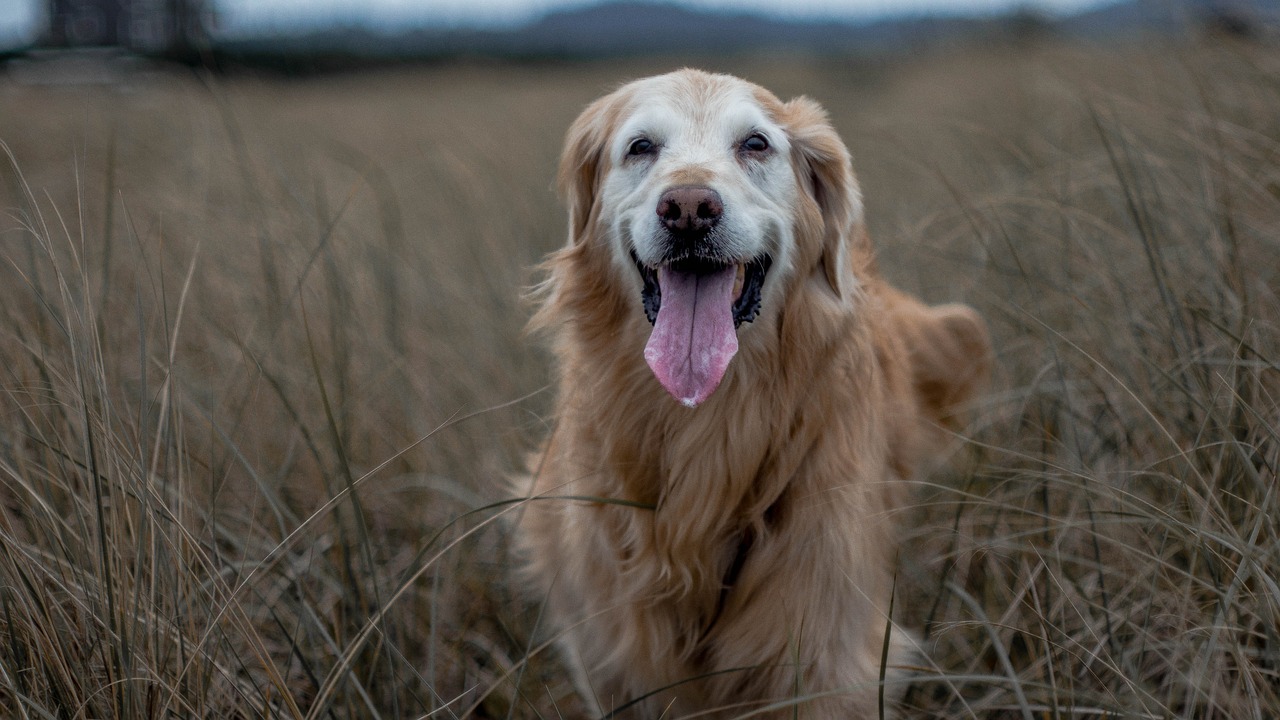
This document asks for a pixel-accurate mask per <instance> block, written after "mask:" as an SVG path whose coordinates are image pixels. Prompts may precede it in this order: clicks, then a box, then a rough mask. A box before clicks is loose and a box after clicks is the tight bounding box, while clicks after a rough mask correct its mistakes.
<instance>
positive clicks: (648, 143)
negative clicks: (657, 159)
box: [627, 138, 658, 155]
mask: <svg viewBox="0 0 1280 720" xmlns="http://www.w3.org/2000/svg"><path fill="white" fill-rule="evenodd" d="M657 149H658V146H657V145H655V144H654V143H653V141H652V140H650V139H649V138H636V139H635V140H632V141H631V145H630V146H628V147H627V154H628V155H648V154H649V153H651V152H653V151H654V150H657Z"/></svg>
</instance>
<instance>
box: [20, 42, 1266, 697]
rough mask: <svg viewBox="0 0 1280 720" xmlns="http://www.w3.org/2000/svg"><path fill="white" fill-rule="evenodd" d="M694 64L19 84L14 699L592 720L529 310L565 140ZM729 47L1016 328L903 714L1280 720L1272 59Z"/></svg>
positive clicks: (931, 284)
mask: <svg viewBox="0 0 1280 720" xmlns="http://www.w3.org/2000/svg"><path fill="white" fill-rule="evenodd" d="M677 64H678V63H673V62H670V61H659V60H644V61H639V60H637V61H628V62H621V61H619V62H612V63H597V64H554V63H547V64H532V65H514V64H496V63H483V62H474V63H457V64H441V65H437V66H428V67H422V68H414V69H403V70H391V71H383V72H380V73H377V74H359V75H356V74H353V75H334V76H328V77H314V78H309V79H302V80H295V81H285V80H280V79H272V78H256V79H255V78H251V77H244V76H239V77H202V76H192V75H182V74H172V75H150V76H139V77H136V78H131V79H129V80H127V81H126V82H125V83H124V84H119V85H112V86H97V87H77V86H66V87H36V86H24V85H21V84H18V83H16V82H13V81H12V80H6V79H3V78H2V77H0V141H2V142H3V143H4V145H3V147H0V210H2V211H3V214H2V215H0V261H2V262H0V716H3V717H6V718H7V717H14V718H53V717H58V718H64V717H65V718H144V717H145V718H152V717H207V718H257V717H282V718H300V717H306V718H355V717H368V718H414V717H428V716H429V717H433V718H436V717H440V718H445V717H489V718H533V717H540V718H559V717H564V718H574V717H579V716H580V713H581V710H580V705H579V704H578V703H577V701H576V699H575V698H574V696H573V693H572V691H571V690H570V688H569V687H568V683H567V675H566V673H565V672H564V670H563V668H562V667H561V666H560V664H559V661H558V659H557V658H556V656H555V653H554V651H553V650H552V649H551V646H550V641H551V640H552V631H551V630H550V629H548V628H545V627H541V626H540V624H539V612H538V610H539V607H538V602H537V598H529V597H526V596H524V595H523V594H522V593H521V592H520V589H519V587H518V585H517V583H516V582H515V581H514V579H513V567H512V565H513V561H512V559H511V558H510V556H509V553H508V549H507V539H508V536H507V527H506V525H505V521H506V520H507V519H509V517H510V516H511V515H512V514H513V513H514V512H517V511H518V508H517V507H516V506H515V505H513V504H512V503H510V502H507V500H508V498H509V497H510V495H509V493H508V491H507V490H506V489H505V488H504V485H503V478H504V476H505V475H506V474H507V473H508V472H510V471H511V470H512V469H513V468H515V467H516V466H518V464H519V462H520V458H521V457H522V455H523V453H524V452H526V451H527V450H528V449H530V448H531V447H532V446H533V445H534V443H536V441H537V439H538V438H539V437H540V436H542V435H543V434H544V433H545V432H546V430H547V428H548V426H549V424H550V423H551V422H552V420H551V418H549V417H547V414H546V411H547V408H548V407H549V406H550V397H549V390H548V389H547V387H546V383H547V378H548V373H547V368H546V363H547V358H546V355H545V353H544V352H543V351H542V350H541V349H540V348H539V347H538V346H537V343H536V342H533V341H530V340H528V339H526V338H523V337H522V336H521V328H522V325H523V322H524V319H525V318H526V317H527V316H528V308H526V307H524V306H523V305H522V304H521V301H520V295H521V291H522V288H524V287H525V286H527V285H528V284H530V283H531V282H532V281H533V280H534V279H535V278H534V276H533V275H532V271H531V270H530V269H529V268H530V266H531V265H532V264H534V263H535V262H536V261H537V259H538V258H539V257H540V256H542V255H543V254H544V253H546V252H547V251H549V250H551V249H552V248H553V247H555V246H557V245H558V244H559V243H560V242H561V240H562V227H563V225H564V216H563V212H562V209H561V208H560V206H559V205H558V203H557V200H556V198H555V196H554V193H553V192H552V190H551V178H552V175H553V172H554V164H555V160H556V156H557V153H558V151H559V146H560V141H561V138H562V134H563V132H564V130H565V128H566V127H567V125H568V123H569V121H570V120H571V119H572V117H573V116H574V115H575V114H576V113H577V111H578V110H579V109H580V108H581V107H582V106H583V105H584V104H585V103H586V102H587V101H589V100H590V99H592V98H593V97H595V96H597V95H599V94H600V93H602V92H603V91H605V90H607V89H609V88H610V87H612V86H613V85H614V84H616V83H617V82H620V81H622V80H624V79H627V78H630V77H634V76H638V75H642V74H647V73H650V72H654V71H658V70H663V69H668V68H671V67H673V66H675V65H677ZM700 64H703V65H707V66H710V67H711V69H720V70H728V71H732V72H735V73H738V74H741V75H744V76H746V77H748V78H751V79H753V80H756V81H758V82H760V83H762V84H764V85H766V86H768V87H770V88H772V89H774V90H775V91H776V92H778V94H780V95H782V96H789V95H794V94H800V93H804V94H809V95H811V96H813V97H815V98H817V99H818V100H820V101H821V102H823V103H824V104H825V105H826V106H827V107H828V109H829V110H830V111H831V114H832V117H833V120H834V122H835V124H836V126H837V127H838V128H839V129H840V131H841V132H842V134H843V135H844V137H845V138H846V141H847V142H848V144H849V145H850V147H851V149H852V151H853V153H854V159H855V167H856V168H857V169H858V171H859V174H860V177H861V179H862V182H863V185H864V189H865V191H866V195H867V204H868V214H869V223H870V226H871V229H872V233H873V236H874V237H875V238H876V240H877V242H878V244H879V247H880V248H881V258H882V264H883V265H884V267H885V269H886V271H887V272H888V273H889V274H890V276H891V277H892V278H893V279H895V280H896V281H897V282H898V283H900V284H901V285H903V286H905V287H907V288H910V289H912V290H914V291H916V292H919V293H922V294H923V295H925V296H926V297H928V298H930V299H932V300H950V299H959V300H964V301H967V302H969V303H972V304H973V305H975V306H976V307H978V308H979V309H980V310H981V311H982V312H983V314H984V315H985V316H986V317H987V318H988V319H989V321H990V323H991V326H992V330H993V333H994V336H995V340H996V345H997V349H998V364H999V367H998V371H997V374H996V377H995V379H994V383H993V386H992V388H991V391H990V393H989V394H988V395H987V396H986V397H985V398H983V400H982V401H981V402H980V403H978V404H977V405H976V406H975V407H974V409H973V410H974V412H973V423H972V425H971V426H970V427H969V428H968V431H967V432H966V433H965V437H964V442H963V443H961V444H960V447H959V449H958V450H957V452H956V453H955V456H954V458H953V459H952V461H951V462H950V463H949V464H948V466H947V467H946V468H945V469H944V470H943V471H941V472H939V473H937V474H935V475H934V476H933V477H931V478H929V479H927V480H926V481H923V482H921V483H920V485H919V487H918V488H917V492H916V495H915V497H916V503H915V504H914V506H913V507H912V508H911V509H910V511H909V512H907V513H904V515H903V517H902V518H901V521H902V526H903V528H904V535H905V544H904V546H903V550H902V553H901V557H900V563H899V565H900V567H899V569H898V583H899V584H898V589H897V600H896V608H895V612H897V614H898V615H899V619H900V620H901V621H902V622H904V623H905V624H907V625H909V626H913V627H916V628H918V629H920V630H921V631H922V633H924V634H925V635H926V636H927V638H928V641H929V646H930V648H931V657H930V665H929V666H927V667H922V668H920V670H919V679H918V681H917V683H916V684H915V686H914V687H913V689H912V690H911V692H910V694H909V695H908V698H907V704H908V707H909V709H908V712H907V713H906V714H907V716H908V717H913V718H951V717H956V718H963V717H980V718H1006V717H1007V718H1026V719H1029V718H1079V717H1135V718H1147V717H1150V718H1173V717H1194V718H1229V719H1232V720H1239V719H1241V718H1257V719H1259V720H1263V719H1266V718H1275V717H1277V716H1280V630H1277V628H1280V497H1278V495H1280V487H1278V486H1277V467H1278V466H1280V297H1278V295H1277V291H1278V289H1280V50H1277V48H1275V47H1262V46H1249V45H1234V44H1232V45H1228V44H1221V43H1217V42H1204V41H1202V42H1196V43H1188V44H1182V45H1176V46H1170V45H1163V46H1151V47H1144V48H1128V49H1114V48H1113V49H1107V50H1098V49H1093V50H1090V49H1086V48H1069V47H1057V46H1034V47H1019V48H987V49H972V48H971V49H968V50H952V51H947V52H939V53H935V54H929V55H922V56H918V57H906V56H904V57H900V58H896V59H886V60H877V61H871V60H867V59H859V60H836V59H821V60H817V59H804V58H754V59H742V60H720V61H715V62H712V63H705V62H703V63H700ZM798 702H799V707H800V708H801V713H800V715H801V716H803V712H802V709H803V698H799V699H798Z"/></svg>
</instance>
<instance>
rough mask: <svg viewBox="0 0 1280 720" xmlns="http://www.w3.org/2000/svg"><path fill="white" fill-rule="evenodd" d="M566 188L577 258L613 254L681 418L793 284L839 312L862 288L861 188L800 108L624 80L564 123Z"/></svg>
mask: <svg viewBox="0 0 1280 720" xmlns="http://www.w3.org/2000/svg"><path fill="white" fill-rule="evenodd" d="M560 186H561V191H562V193H563V194H564V195H565V197H566V198H567V200H568V203H569V212H570V245H571V246H573V245H576V244H581V243H593V244H598V245H599V246H600V247H599V248H598V249H599V250H602V251H605V252H608V253H610V255H611V260H610V262H609V267H610V268H611V272H613V273H614V274H616V275H617V278H616V280H617V281H618V282H621V283H623V284H624V286H625V287H627V288H628V289H629V290H631V291H632V297H633V298H634V302H635V305H634V312H635V313H636V315H637V316H642V317H646V318H647V320H648V321H649V322H650V323H652V325H653V329H652V331H651V334H650V336H649V341H648V344H647V346H646V347H645V348H644V357H645V359H646V361H647V362H648V363H649V366H650V368H651V369H652V370H653V372H654V374H655V375H656V376H657V378H658V379H659V381H661V383H662V385H663V387H665V388H666V389H667V391H668V392H670V393H671V394H672V395H673V396H674V397H675V398H676V399H678V400H680V401H681V402H683V403H684V404H686V405H689V406H695V405H698V404H699V403H701V402H702V401H704V400H705V399H706V398H707V397H708V396H709V395H710V394H711V393H712V392H713V391H714V390H715V389H716V387H717V386H718V385H719V383H720V380H721V378H722V377H723V375H724V373H725V371H726V369H727V368H728V365H729V362H730V361H731V360H732V358H733V356H734V355H735V353H736V352H737V350H738V333H740V332H741V333H746V332H750V328H749V327H748V324H749V323H751V322H753V321H757V320H758V319H759V318H760V317H761V316H762V315H765V316H767V315H770V314H776V313H778V312H780V310H781V305H782V303H783V302H784V298H785V297H787V295H788V293H789V291H790V288H791V287H792V286H793V285H794V284H795V283H797V282H802V281H808V280H814V281H816V282H818V283H820V285H821V287H822V288H823V291H824V292H827V293H830V294H831V296H832V297H833V298H835V299H839V298H841V297H843V296H844V295H845V293H847V292H850V291H851V289H852V287H853V285H854V284H855V279H854V276H853V271H852V267H851V263H850V262H849V259H848V252H849V248H848V247H847V243H849V242H850V238H852V237H860V235H859V234H857V233H855V232H854V228H855V226H856V225H857V224H858V223H860V221H861V202H860V197H859V193H858V188H857V184H856V182H855V181H854V178H853V173H852V171H851V169H850V163H849V157H848V152H847V151H846V149H845V147H844V144H843V143H842V142H841V141H840V139H839V137H838V136H837V135H836V133H835V132H834V130H832V128H831V126H830V125H829V123H828V122H827V119H826V115H825V113H824V112H823V111H822V109H821V108H820V107H818V105H817V104H816V103H813V102H812V101H810V100H807V99H804V98H800V99H797V100H793V101H791V102H788V103H783V102H782V101H780V100H779V99H778V98H776V97H775V96H773V95H772V94H771V93H769V92H768V91H767V90H764V89H763V88H761V87H758V86H756V85H753V84H751V83H748V82H746V81H744V80H740V79H738V78H735V77H730V76H726V75H712V74H708V73H703V72H698V71H693V70H682V71H679V72H675V73H671V74H668V75H661V76H657V77H651V78H646V79H643V80H639V81H636V82H633V83H631V84H628V85H625V86H623V87H622V88H620V89H619V90H617V91H616V92H614V93H612V94H610V95H608V96H606V97H604V98H602V99H600V100H598V101H596V102H595V103H593V104H592V105H591V106H590V107H588V108H587V109H586V110H585V111H584V112H583V113H582V115H581V116H580V117H579V118H578V119H577V121H576V122H575V123H574V124H573V126H572V127H571V129H570V131H569V137H568V141H567V143H566V146H565V151H564V155H563V157H562V159H561V167H560ZM641 314H643V315H641Z"/></svg>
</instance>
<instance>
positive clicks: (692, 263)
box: [631, 251, 773, 327]
mask: <svg viewBox="0 0 1280 720" xmlns="http://www.w3.org/2000/svg"><path fill="white" fill-rule="evenodd" d="M631 260H632V261H633V262H635V264H636V270H638V271H639V272H640V279H641V281H643V283H644V288H643V289H642V290H641V291H640V299H641V302H642V303H643V304H644V314H645V317H647V318H649V324H651V325H652V324H653V323H654V322H655V321H657V319H658V310H659V309H660V308H661V307H662V287H661V285H659V283H658V269H657V268H656V267H652V266H649V265H646V264H644V263H643V262H641V261H640V258H639V257H638V256H637V255H636V254H635V251H632V253H631ZM737 264H738V262H737V261H734V262H726V261H725V260H724V259H723V258H713V257H706V256H698V255H686V256H684V257H681V258H677V259H674V260H668V261H666V262H664V263H663V265H666V266H667V267H669V268H671V269H672V270H675V271H677V272H683V273H693V274H695V275H707V274H710V273H713V272H716V271H719V270H723V269H725V268H726V267H731V266H734V265H737ZM745 264H746V270H745V272H744V276H743V280H742V294H740V295H739V296H738V299H737V300H735V301H734V303H733V326H734V327H739V326H741V325H742V323H744V322H747V323H749V322H751V321H753V320H755V319H756V317H757V316H759V314H760V304H761V291H762V290H763V288H764V279H765V276H766V275H767V274H768V273H769V268H770V267H771V266H772V265H773V258H771V257H769V255H767V254H765V255H759V256H757V257H754V258H752V259H750V260H748V261H747V262H746V263H745Z"/></svg>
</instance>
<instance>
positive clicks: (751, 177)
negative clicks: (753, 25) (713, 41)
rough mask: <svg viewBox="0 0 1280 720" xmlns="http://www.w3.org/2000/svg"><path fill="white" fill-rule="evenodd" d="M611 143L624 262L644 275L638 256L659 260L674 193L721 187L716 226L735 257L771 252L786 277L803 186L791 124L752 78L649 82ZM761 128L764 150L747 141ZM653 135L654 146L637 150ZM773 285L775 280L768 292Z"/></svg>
mask: <svg viewBox="0 0 1280 720" xmlns="http://www.w3.org/2000/svg"><path fill="white" fill-rule="evenodd" d="M631 89H632V90H633V94H632V97H631V99H630V102H629V103H628V105H629V108H630V111H629V112H627V113H625V114H624V115H623V116H622V118H621V120H620V122H619V123H618V126H617V127H616V128H614V129H613V132H612V135H611V137H610V140H609V144H608V146H607V147H606V150H605V152H606V154H607V155H608V167H609V170H608V171H607V173H606V175H605V177H604V179H603V181H602V184H601V187H600V194H599V201H600V203H601V208H602V213H601V217H602V219H603V221H604V223H605V226H606V227H607V228H608V230H609V233H608V235H609V239H610V242H611V243H612V244H613V246H614V247H613V250H614V256H615V260H616V261H617V263H618V266H619V267H620V268H622V269H623V272H624V274H625V275H629V276H631V278H632V282H634V283H637V284H638V283H639V279H638V278H637V277H635V276H636V272H635V267H634V264H633V263H632V260H631V253H632V252H634V253H635V255H636V257H637V258H639V260H640V262H642V263H644V264H645V265H648V266H651V267H656V266H658V265H659V264H660V263H661V262H662V260H663V253H664V249H665V247H664V243H665V237H666V230H665V229H664V228H663V226H662V223H661V220H660V219H659V217H658V214H657V208H658V204H659V202H660V199H661V197H662V195H663V193H665V192H666V191H668V190H670V189H672V188H674V187H678V186H681V185H689V184H693V185H700V186H704V187H707V188H710V189H712V190H714V191H716V192H717V193H719V195H720V197H721V199H722V201H723V203H724V211H723V215H722V216H721V218H720V220H719V224H718V226H717V230H716V238H717V242H718V243H719V249H720V252H721V253H722V254H723V255H724V256H725V257H726V259H732V260H736V261H739V262H746V261H749V260H751V259H753V258H756V257H759V256H761V255H766V254H767V255H769V256H770V257H771V258H772V260H773V266H772V268H771V270H770V272H769V277H772V276H774V275H777V276H784V275H786V274H787V270H788V268H789V267H790V255H791V248H792V245H793V242H794V229H793V225H792V224H793V217H792V213H793V208H794V206H795V203H796V202H797V199H798V197H799V194H800V192H801V190H800V188H799V187H798V186H797V181H796V175H795V172H794V171H793V169H792V167H791V160H790V158H791V147H790V142H789V140H788V137H787V134H786V131H785V130H784V129H783V128H782V127H781V126H779V125H778V124H777V123H776V122H775V121H774V120H773V119H771V118H770V117H769V116H768V114H767V113H766V112H765V110H764V108H762V107H761V106H760V104H759V102H757V101H756V99H755V96H754V95H753V92H752V89H751V86H749V85H748V84H747V83H745V82H743V81H741V80H738V79H736V78H730V77H727V76H714V77H713V78H712V79H711V82H706V81H703V82H697V83H691V82H689V81H688V80H687V79H683V78H681V77H679V76H678V74H672V75H662V76H658V77H654V78H648V79H646V80H642V81H639V82H638V83H636V84H634V85H633V86H632V88H631ZM757 134H758V135H760V136H761V137H763V138H764V139H765V141H766V142H767V143H768V145H769V149H768V150H767V151H765V152H763V153H753V152H746V151H744V149H743V143H744V142H745V141H746V140H747V139H748V138H750V137H751V136H753V135H757ZM639 139H645V140H648V141H649V142H651V143H653V147H654V149H653V151H652V152H650V153H647V154H644V155H631V154H630V150H631V148H632V143H634V142H635V141H636V140H639ZM772 284H773V283H770V282H769V280H768V279H766V285H765V294H766V295H768V294H769V292H768V288H769V286H770V285H772Z"/></svg>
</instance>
